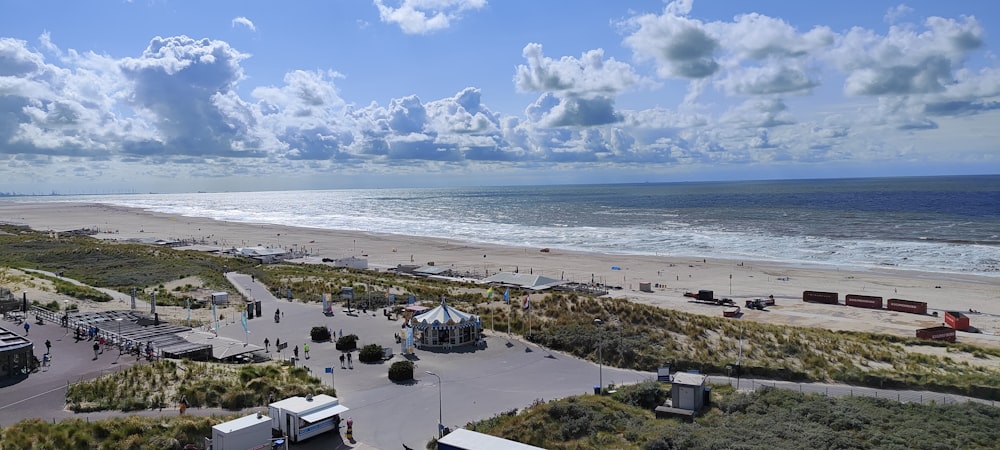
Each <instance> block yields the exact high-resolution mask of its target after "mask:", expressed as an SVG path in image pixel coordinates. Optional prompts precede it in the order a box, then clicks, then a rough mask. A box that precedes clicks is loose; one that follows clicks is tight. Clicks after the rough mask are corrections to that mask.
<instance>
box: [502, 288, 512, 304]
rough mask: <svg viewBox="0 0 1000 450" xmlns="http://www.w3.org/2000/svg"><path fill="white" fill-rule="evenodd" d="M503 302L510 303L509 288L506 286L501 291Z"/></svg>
mask: <svg viewBox="0 0 1000 450" xmlns="http://www.w3.org/2000/svg"><path fill="white" fill-rule="evenodd" d="M503 302H504V303H510V288H507V290H505V291H503Z"/></svg>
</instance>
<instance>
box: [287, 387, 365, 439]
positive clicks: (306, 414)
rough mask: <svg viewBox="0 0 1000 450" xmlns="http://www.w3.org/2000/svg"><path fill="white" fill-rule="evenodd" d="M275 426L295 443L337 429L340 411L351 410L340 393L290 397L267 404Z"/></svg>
mask: <svg viewBox="0 0 1000 450" xmlns="http://www.w3.org/2000/svg"><path fill="white" fill-rule="evenodd" d="M267 409H268V414H269V415H270V416H271V428H272V429H273V430H274V431H275V432H277V433H279V434H282V435H285V436H288V439H289V440H290V441H291V442H293V443H295V442H300V441H302V440H305V439H309V438H311V437H313V436H316V435H317V434H322V433H325V432H327V431H330V430H336V429H337V427H338V425H339V424H340V414H341V413H343V412H345V411H347V410H348V409H349V408H347V407H346V406H344V405H341V404H340V401H339V400H337V398H336V397H331V396H329V395H326V394H319V395H315V396H314V395H307V396H305V397H299V396H295V397H289V398H286V399H284V400H279V401H277V402H274V403H271V404H270V405H268V407H267Z"/></svg>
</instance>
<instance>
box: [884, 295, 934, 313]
mask: <svg viewBox="0 0 1000 450" xmlns="http://www.w3.org/2000/svg"><path fill="white" fill-rule="evenodd" d="M885 307H886V309H888V310H890V311H899V312H905V313H912V314H927V302H915V301H913V300H902V299H898V298H890V299H889V300H888V301H887V302H886V306H885Z"/></svg>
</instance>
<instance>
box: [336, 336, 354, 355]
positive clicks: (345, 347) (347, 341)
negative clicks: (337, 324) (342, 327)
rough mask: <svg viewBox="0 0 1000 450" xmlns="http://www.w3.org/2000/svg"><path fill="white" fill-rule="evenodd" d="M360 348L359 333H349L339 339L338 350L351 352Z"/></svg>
mask: <svg viewBox="0 0 1000 450" xmlns="http://www.w3.org/2000/svg"><path fill="white" fill-rule="evenodd" d="M357 348H358V335H356V334H348V335H346V336H341V337H340V339H337V350H340V351H342V352H349V351H352V350H355V349H357Z"/></svg>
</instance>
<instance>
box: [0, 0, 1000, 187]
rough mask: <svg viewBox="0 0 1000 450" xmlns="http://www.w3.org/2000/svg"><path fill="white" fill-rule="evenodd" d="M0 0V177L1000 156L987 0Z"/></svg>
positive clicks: (732, 170)
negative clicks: (821, 0)
mask: <svg viewBox="0 0 1000 450" xmlns="http://www.w3.org/2000/svg"><path fill="white" fill-rule="evenodd" d="M0 7H2V11H3V14H2V15H0V193H21V194H47V193H60V194H80V193H123V192H194V191H255V190H257V191H259V190H291V189H339V188H377V187H433V186H479V185H482V186H487V185H489V186H493V185H521V184H553V183H558V184H563V183H621V182H671V181H709V180H711V181H714V180H753V179H793V178H831V177H836V178H840V177H869V176H910V175H956V174H996V173H1000V61H998V60H1000V58H998V55H997V51H998V49H1000V37H998V36H1000V2H994V1H963V0H957V1H950V2H942V1H939V0H935V1H911V2H906V3H898V2H884V1H877V0H869V1H859V0H845V1H839V2H789V1H786V0H758V1H753V2H742V1H741V2H734V1H725V2H720V1H706V0H698V1H693V0H677V1H671V2H662V1H657V0H637V1H628V2H615V1H607V0H573V1H568V0H566V1H559V0H546V1H538V0H372V1H368V0H344V1H329V0H302V1H295V2H272V1H259V0H243V1H235V0H233V1H230V0H217V1H210V2H195V1H174V0H132V1H122V0H118V1H90V2H77V1H51V0H33V1H30V2H29V1H15V0H0Z"/></svg>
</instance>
